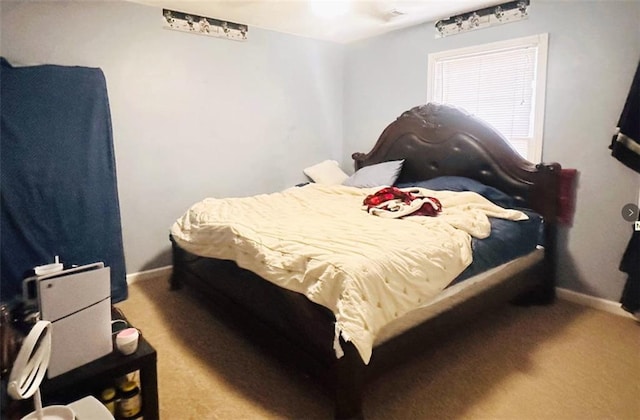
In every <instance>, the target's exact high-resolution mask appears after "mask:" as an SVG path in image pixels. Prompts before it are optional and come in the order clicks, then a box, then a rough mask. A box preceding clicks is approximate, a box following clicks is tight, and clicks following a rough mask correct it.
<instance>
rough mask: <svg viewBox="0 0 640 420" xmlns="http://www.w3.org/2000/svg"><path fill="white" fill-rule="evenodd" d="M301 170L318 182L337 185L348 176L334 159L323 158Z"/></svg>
mask: <svg viewBox="0 0 640 420" xmlns="http://www.w3.org/2000/svg"><path fill="white" fill-rule="evenodd" d="M302 172H304V174H305V175H306V176H308V177H309V178H311V179H312V180H313V182H316V183H318V184H332V185H339V184H342V183H343V182H344V181H345V180H346V179H347V178H349V175H347V174H345V173H344V171H343V170H342V169H340V166H338V162H336V161H335V160H325V161H323V162H320V163H317V164H315V165H313V166H309V167H308V168H305V169H303V171H302Z"/></svg>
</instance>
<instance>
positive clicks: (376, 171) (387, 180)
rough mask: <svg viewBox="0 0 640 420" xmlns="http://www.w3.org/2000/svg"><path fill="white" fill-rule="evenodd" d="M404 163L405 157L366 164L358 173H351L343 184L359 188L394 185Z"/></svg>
mask: <svg viewBox="0 0 640 420" xmlns="http://www.w3.org/2000/svg"><path fill="white" fill-rule="evenodd" d="M403 164H404V159H402V160H393V161H389V162H382V163H377V164H375V165H371V166H365V167H364V168H360V169H358V170H357V171H356V173H355V174H353V175H351V176H350V177H349V178H348V179H347V180H346V181H344V182H343V183H342V185H347V186H349V187H358V188H372V187H380V186H385V187H389V186H391V185H393V184H394V183H395V182H396V179H398V176H400V171H401V170H402V165H403Z"/></svg>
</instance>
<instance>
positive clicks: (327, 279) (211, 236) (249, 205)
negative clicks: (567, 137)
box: [171, 184, 527, 363]
mask: <svg viewBox="0 0 640 420" xmlns="http://www.w3.org/2000/svg"><path fill="white" fill-rule="evenodd" d="M376 190H377V188H372V189H359V188H353V187H345V186H328V185H319V184H309V185H307V186H304V187H301V188H298V187H295V188H289V189H287V190H284V191H282V192H278V193H273V194H263V195H258V196H253V197H244V198H226V199H215V198H207V199H205V200H203V201H201V202H199V203H197V204H195V205H194V206H192V207H191V208H190V209H189V210H188V211H187V212H186V213H185V214H184V215H183V216H182V217H181V218H180V219H178V220H177V221H176V223H175V224H174V225H173V227H172V229H171V234H172V235H173V237H174V238H175V240H176V242H177V243H178V244H179V245H180V246H181V247H182V248H184V249H185V250H187V251H189V252H191V253H193V254H197V255H201V256H206V257H214V258H219V259H228V260H233V261H236V262H237V263H238V265H239V266H241V267H243V268H246V269H248V270H251V271H253V272H254V273H256V274H258V275H260V276H261V277H263V278H265V279H267V280H269V281H271V282H273V283H275V284H277V285H279V286H281V287H284V288H286V289H289V290H293V291H296V292H299V293H302V294H304V295H305V296H306V297H307V298H308V299H309V300H311V301H313V302H316V303H318V304H320V305H323V306H325V307H327V308H329V309H330V310H332V311H333V313H334V314H335V317H336V340H335V341H334V348H335V349H336V354H337V356H338V357H340V356H341V349H340V346H339V342H338V336H339V335H340V334H341V335H342V337H343V339H344V340H345V341H351V342H353V344H354V345H355V346H356V348H357V349H358V351H359V353H360V355H361V356H362V359H363V360H364V362H365V363H369V360H370V358H371V351H372V346H373V342H374V339H375V336H376V334H377V332H378V331H379V330H380V329H381V328H382V327H383V326H384V325H386V324H387V323H389V322H390V321H392V320H394V319H395V318H397V317H401V316H402V315H403V314H405V313H407V312H408V311H410V310H412V309H415V308H417V307H419V306H420V305H421V304H422V303H423V302H425V301H427V300H429V299H431V298H433V297H434V296H435V295H436V294H438V293H439V292H440V291H441V290H443V289H444V288H445V287H446V286H447V285H448V284H449V283H450V282H451V281H452V280H453V279H454V278H455V277H456V276H458V275H459V274H460V273H461V272H462V271H463V270H464V269H465V268H466V267H467V266H468V265H469V264H470V263H471V261H472V255H471V235H473V236H475V237H478V238H484V237H487V236H488V235H489V233H490V229H491V225H490V223H489V220H488V218H487V216H493V217H501V218H506V219H511V220H525V219H527V216H526V215H525V214H524V213H522V212H519V211H516V210H506V209H503V208H501V207H498V206H496V205H494V204H493V203H491V202H490V201H488V200H486V199H485V198H483V197H482V196H480V195H478V194H476V193H472V192H449V191H440V192H438V191H430V190H421V193H422V194H424V195H427V196H433V197H436V198H438V199H439V200H440V201H441V203H442V206H443V211H442V213H440V214H439V215H438V216H437V217H428V216H409V217H405V218H403V219H387V218H382V217H377V216H374V215H371V214H368V213H367V212H366V211H363V210H362V201H363V200H364V198H365V197H366V196H367V195H368V194H372V193H374V192H375V191H376Z"/></svg>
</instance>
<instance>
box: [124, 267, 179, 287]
mask: <svg viewBox="0 0 640 420" xmlns="http://www.w3.org/2000/svg"><path fill="white" fill-rule="evenodd" d="M172 269H173V266H172V265H167V266H164V267H159V268H154V269H151V270H145V271H139V272H137V273H131V274H127V284H133V283H135V282H138V281H143V280H148V279H151V278H157V277H169V276H170V275H171V270H172Z"/></svg>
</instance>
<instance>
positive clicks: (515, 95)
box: [427, 34, 548, 162]
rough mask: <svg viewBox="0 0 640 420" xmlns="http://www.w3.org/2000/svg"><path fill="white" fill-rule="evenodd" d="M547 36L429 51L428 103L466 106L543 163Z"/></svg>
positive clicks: (525, 152)
mask: <svg viewBox="0 0 640 420" xmlns="http://www.w3.org/2000/svg"><path fill="white" fill-rule="evenodd" d="M547 45H548V35H547V34H540V35H535V36H530V37H525V38H518V39H514V40H510V41H505V42H496V43H491V44H485V45H480V46H475V47H470V48H462V49H456V50H449V51H443V52H438V53H433V54H429V73H428V74H429V80H428V87H427V99H428V101H429V102H431V101H433V102H440V103H448V104H452V105H455V106H458V107H460V108H463V109H465V110H466V111H468V112H470V113H471V114H474V115H476V116H477V117H479V118H482V119H483V120H485V121H487V122H488V123H489V124H491V125H492V126H493V127H495V128H496V129H497V130H498V131H500V132H501V133H502V134H503V135H504V136H505V137H506V138H507V139H508V140H509V142H510V143H511V146H512V147H513V148H514V149H515V150H516V151H517V152H518V153H520V154H521V155H522V156H523V157H524V158H525V159H528V160H530V161H532V162H540V160H541V157H542V128H543V120H544V92H545V80H546V71H547V70H546V69H547Z"/></svg>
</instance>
